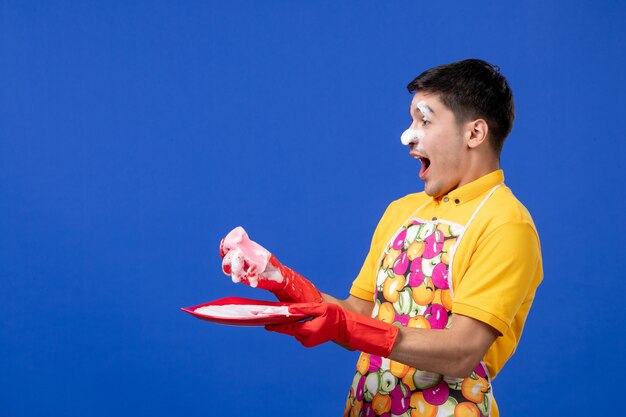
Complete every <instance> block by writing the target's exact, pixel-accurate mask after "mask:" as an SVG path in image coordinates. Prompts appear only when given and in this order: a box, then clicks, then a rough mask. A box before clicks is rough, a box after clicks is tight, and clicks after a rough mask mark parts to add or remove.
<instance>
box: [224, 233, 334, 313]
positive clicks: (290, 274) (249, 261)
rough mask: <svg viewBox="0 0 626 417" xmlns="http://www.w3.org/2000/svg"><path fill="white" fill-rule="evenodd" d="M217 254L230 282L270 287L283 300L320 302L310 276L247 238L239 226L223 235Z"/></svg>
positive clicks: (317, 291) (320, 298)
mask: <svg viewBox="0 0 626 417" xmlns="http://www.w3.org/2000/svg"><path fill="white" fill-rule="evenodd" d="M220 255H221V256H222V270H223V271H224V273H225V274H226V275H230V276H231V277H232V280H233V282H243V283H244V284H247V285H250V286H251V287H257V286H258V287H259V288H263V289H265V290H268V291H271V292H273V293H274V294H275V295H276V297H277V298H278V299H279V300H280V301H284V302H296V303H305V302H318V303H320V302H322V294H321V293H320V292H319V290H318V289H317V288H315V286H314V285H313V284H312V283H311V282H310V281H309V280H307V279H306V278H304V277H303V276H302V275H300V274H298V273H297V272H296V271H293V270H292V269H289V268H287V267H286V266H284V265H283V264H281V263H280V262H279V261H278V259H276V257H275V256H274V255H272V254H271V253H270V252H269V251H268V250H267V249H265V248H264V247H263V246H261V245H259V244H258V243H256V242H253V241H252V240H250V238H249V237H248V234H247V233H246V231H245V230H244V229H243V228H242V227H241V226H239V227H236V228H234V229H233V230H232V231H231V232H230V233H228V235H226V237H225V238H224V239H222V242H221V244H220Z"/></svg>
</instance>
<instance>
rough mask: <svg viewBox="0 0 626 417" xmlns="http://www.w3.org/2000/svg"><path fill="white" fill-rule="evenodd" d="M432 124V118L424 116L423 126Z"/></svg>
mask: <svg viewBox="0 0 626 417" xmlns="http://www.w3.org/2000/svg"><path fill="white" fill-rule="evenodd" d="M429 124H430V120H428V119H427V118H426V117H422V126H428V125H429Z"/></svg>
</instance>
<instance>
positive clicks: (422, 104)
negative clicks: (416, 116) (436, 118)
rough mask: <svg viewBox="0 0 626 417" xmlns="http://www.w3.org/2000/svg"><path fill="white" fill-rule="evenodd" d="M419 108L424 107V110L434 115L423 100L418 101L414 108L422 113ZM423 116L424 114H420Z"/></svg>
mask: <svg viewBox="0 0 626 417" xmlns="http://www.w3.org/2000/svg"><path fill="white" fill-rule="evenodd" d="M420 106H424V107H426V109H427V110H428V112H429V113H435V111H434V110H433V109H432V108H431V107H430V106H429V105H428V104H426V102H424V100H420V101H418V102H417V103H415V108H416V109H417V110H418V111H419V112H420V113H422V110H421V109H420ZM422 114H424V113H422Z"/></svg>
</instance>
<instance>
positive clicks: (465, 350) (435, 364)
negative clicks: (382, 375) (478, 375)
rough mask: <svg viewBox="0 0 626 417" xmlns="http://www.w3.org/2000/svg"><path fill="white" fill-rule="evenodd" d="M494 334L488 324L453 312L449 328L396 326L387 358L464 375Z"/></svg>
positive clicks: (472, 368) (489, 343) (492, 338)
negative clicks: (392, 344) (396, 329)
mask: <svg viewBox="0 0 626 417" xmlns="http://www.w3.org/2000/svg"><path fill="white" fill-rule="evenodd" d="M496 337H497V332H496V331H495V330H494V329H493V328H491V327H490V326H488V325H486V324H484V323H481V322H478V321H476V320H474V319H471V318H469V317H465V316H461V315H455V316H454V318H453V323H452V326H451V327H450V328H449V329H443V330H432V329H417V328H406V327H402V328H400V332H399V333H398V337H397V338H396V342H395V344H394V346H393V349H392V351H391V354H390V355H389V358H390V359H392V360H394V361H397V362H400V363H404V364H406V365H409V366H412V367H414V368H417V369H422V370H425V371H430V372H436V373H440V374H443V375H448V376H454V377H467V376H469V375H470V374H471V373H472V371H473V370H474V368H475V367H476V365H477V364H478V363H479V362H480V360H482V358H483V356H484V355H485V353H486V352H487V350H488V349H489V347H490V346H491V344H492V343H493V341H494V340H495V339H496Z"/></svg>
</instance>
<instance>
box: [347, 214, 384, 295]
mask: <svg viewBox="0 0 626 417" xmlns="http://www.w3.org/2000/svg"><path fill="white" fill-rule="evenodd" d="M394 204H395V202H393V203H391V204H390V205H389V206H388V207H387V209H386V210H385V213H384V214H383V216H382V217H381V219H380V221H379V222H378V225H377V226H376V230H374V235H373V236H372V241H371V243H370V249H369V252H368V253H367V256H366V257H365V261H364V262H363V266H361V271H360V272H359V275H357V277H356V279H355V280H354V281H353V283H352V287H351V288H350V295H353V296H355V297H357V298H360V299H362V300H367V301H374V296H375V291H376V272H377V270H378V266H379V265H378V264H379V262H380V257H381V255H382V252H383V250H384V247H383V246H384V245H385V244H386V243H387V242H385V241H384V240H385V235H386V234H387V228H388V226H389V224H388V223H389V218H390V217H393V216H391V212H392V211H393V206H394Z"/></svg>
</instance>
